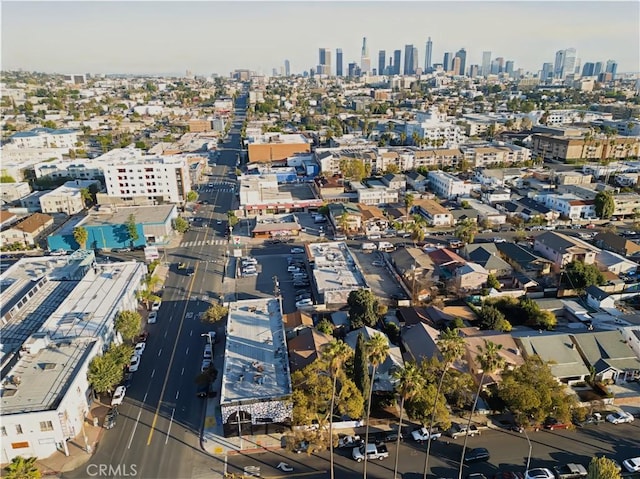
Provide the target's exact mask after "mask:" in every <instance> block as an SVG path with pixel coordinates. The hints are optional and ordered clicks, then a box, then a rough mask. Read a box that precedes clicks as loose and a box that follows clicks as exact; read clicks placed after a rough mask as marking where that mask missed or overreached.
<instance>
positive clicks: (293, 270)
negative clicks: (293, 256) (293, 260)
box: [287, 266, 301, 273]
mask: <svg viewBox="0 0 640 479" xmlns="http://www.w3.org/2000/svg"><path fill="white" fill-rule="evenodd" d="M287 271H288V272H289V273H299V272H300V271H301V270H300V268H298V267H297V266H289V267H288V268H287Z"/></svg>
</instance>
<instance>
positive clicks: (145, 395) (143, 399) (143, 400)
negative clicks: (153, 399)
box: [142, 369, 155, 402]
mask: <svg viewBox="0 0 640 479" xmlns="http://www.w3.org/2000/svg"><path fill="white" fill-rule="evenodd" d="M154 371H155V369H154ZM147 394H149V393H144V397H143V398H142V402H145V401H146V400H147Z"/></svg>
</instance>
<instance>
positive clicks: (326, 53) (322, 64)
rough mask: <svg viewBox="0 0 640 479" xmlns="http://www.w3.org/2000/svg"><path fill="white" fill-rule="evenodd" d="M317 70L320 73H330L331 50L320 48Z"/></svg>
mask: <svg viewBox="0 0 640 479" xmlns="http://www.w3.org/2000/svg"><path fill="white" fill-rule="evenodd" d="M317 72H318V74H320V75H331V50H329V49H328V48H321V49H320V55H319V62H318V68H317Z"/></svg>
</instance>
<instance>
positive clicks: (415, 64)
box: [411, 47, 420, 75]
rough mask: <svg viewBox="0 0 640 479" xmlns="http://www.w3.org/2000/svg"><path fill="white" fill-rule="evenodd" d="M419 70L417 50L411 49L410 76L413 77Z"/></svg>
mask: <svg viewBox="0 0 640 479" xmlns="http://www.w3.org/2000/svg"><path fill="white" fill-rule="evenodd" d="M418 68H420V62H419V61H418V48H416V47H413V53H412V54H411V74H412V75H415V74H416V73H417V72H418Z"/></svg>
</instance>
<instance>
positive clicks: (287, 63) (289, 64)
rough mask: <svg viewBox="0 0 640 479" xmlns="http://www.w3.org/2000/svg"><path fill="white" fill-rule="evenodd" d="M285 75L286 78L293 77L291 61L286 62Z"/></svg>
mask: <svg viewBox="0 0 640 479" xmlns="http://www.w3.org/2000/svg"><path fill="white" fill-rule="evenodd" d="M284 74H285V76H290V75H291V63H289V60H285V61H284Z"/></svg>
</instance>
